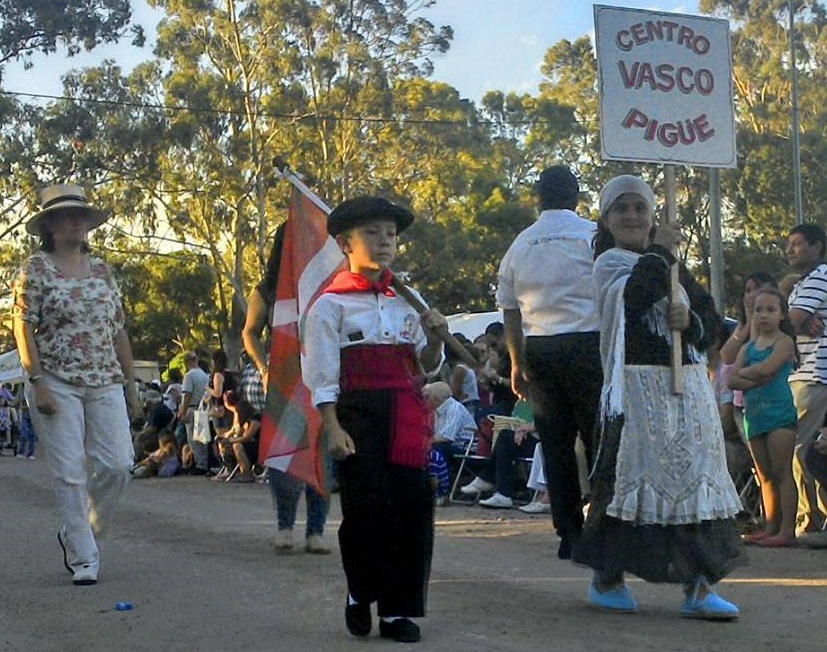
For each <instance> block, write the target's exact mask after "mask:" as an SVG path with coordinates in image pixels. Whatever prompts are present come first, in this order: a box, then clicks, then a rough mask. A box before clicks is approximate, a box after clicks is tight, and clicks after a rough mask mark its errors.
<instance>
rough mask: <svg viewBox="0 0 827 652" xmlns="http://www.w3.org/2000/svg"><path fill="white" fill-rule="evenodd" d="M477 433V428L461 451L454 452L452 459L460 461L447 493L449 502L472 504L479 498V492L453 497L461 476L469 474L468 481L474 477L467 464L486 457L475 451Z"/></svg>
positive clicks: (482, 460) (479, 461) (476, 449)
mask: <svg viewBox="0 0 827 652" xmlns="http://www.w3.org/2000/svg"><path fill="white" fill-rule="evenodd" d="M479 435H480V431H479V429H477V430H475V431H474V434H473V435H472V436H471V438H470V439H469V440H468V443H467V444H465V448H464V449H463V451H462V453H454V460H460V463H459V468H458V469H457V471H456V476H455V477H454V482H453V484H452V485H451V493H450V494H448V501H449V502H452V503H460V504H465V505H473V504H474V503H476V502H477V501H478V500H479V494H472V495H471V496H470V497H469V498H461V499H459V500H458V499H457V498H456V497H455V496H456V493H457V488H458V487H459V486H460V483H461V482H462V480H463V477H465V476H469V475H470V476H471V477H470V478H468V480H469V481H470V480H472V479H473V478H474V474H473V472H472V471H471V469H470V468H469V464H471V465H473V464H474V463H476V464H480V463H482V462H484V461H485V460H487V459H488V457H487V456H485V455H479V454H478V452H477V451H478V448H479V439H480V437H479ZM460 496H464V494H462V493H460Z"/></svg>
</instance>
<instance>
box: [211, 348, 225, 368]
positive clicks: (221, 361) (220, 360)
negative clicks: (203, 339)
mask: <svg viewBox="0 0 827 652" xmlns="http://www.w3.org/2000/svg"><path fill="white" fill-rule="evenodd" d="M212 368H213V369H214V370H215V371H224V370H225V369H226V368H227V354H226V353H225V352H224V349H218V350H217V351H214V352H213V354H212Z"/></svg>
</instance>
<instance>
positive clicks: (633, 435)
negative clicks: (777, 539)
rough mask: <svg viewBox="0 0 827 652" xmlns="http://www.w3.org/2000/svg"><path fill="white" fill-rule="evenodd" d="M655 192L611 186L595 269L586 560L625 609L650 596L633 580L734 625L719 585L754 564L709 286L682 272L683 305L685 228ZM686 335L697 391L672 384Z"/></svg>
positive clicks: (685, 361)
mask: <svg viewBox="0 0 827 652" xmlns="http://www.w3.org/2000/svg"><path fill="white" fill-rule="evenodd" d="M654 205H655V198H654V194H653V193H652V189H651V188H650V187H649V186H648V185H647V184H646V183H645V182H644V181H643V180H642V179H640V178H638V177H635V176H630V175H622V176H619V177H615V178H614V179H612V180H611V181H610V182H609V183H608V184H606V186H605V187H604V188H603V191H602V192H601V194H600V220H599V222H598V229H597V233H596V235H595V256H597V260H596V261H595V265H594V279H595V288H596V292H597V304H598V310H599V312H600V353H601V358H602V363H603V391H602V394H601V400H600V425H601V438H600V449H599V451H598V454H597V458H596V460H595V464H594V470H593V471H592V476H591V479H592V500H591V504H590V507H589V515H588V517H587V519H586V523H585V526H584V528H583V533H582V536H581V538H580V541H579V542H578V544H577V546H575V549H574V555H573V559H574V560H575V562H579V563H584V564H587V565H589V566H591V567H592V568H593V569H594V581H593V582H592V584H591V587H590V589H589V602H590V603H591V604H592V605H594V606H596V607H598V608H601V609H604V610H607V611H614V612H621V613H623V612H625V613H628V612H633V611H635V610H636V609H637V603H636V602H635V600H634V598H633V597H632V595H631V593H630V592H629V589H628V588H627V587H626V584H625V582H624V573H626V572H630V573H634V574H635V575H637V576H638V577H641V578H642V579H644V580H647V581H650V582H676V583H681V584H683V586H684V591H685V599H684V601H683V604H682V606H681V607H680V614H681V615H682V616H684V617H687V618H703V619H710V620H733V619H735V618H737V617H738V608H737V607H736V606H735V605H734V604H732V603H731V602H728V601H726V600H724V599H723V598H722V597H720V596H718V595H717V594H716V593H714V592H713V591H712V589H711V588H710V587H711V586H712V585H714V584H715V583H716V582H718V581H719V580H720V579H722V578H723V577H725V576H726V575H727V574H728V573H729V572H730V571H731V570H732V568H733V567H734V566H735V565H736V564H737V563H738V562H740V561H741V560H742V554H743V547H742V546H741V544H740V537H739V536H738V530H737V528H736V526H735V521H734V517H735V516H736V514H737V513H738V511H739V510H740V507H741V506H740V503H739V500H738V494H737V493H736V491H735V488H734V487H733V485H732V480H731V479H730V477H729V473H728V472H727V466H726V458H725V453H724V438H723V432H722V430H721V421H720V417H719V415H718V408H717V404H716V401H715V396H714V394H713V392H712V387H711V385H710V383H709V381H708V379H707V375H706V364H705V362H706V358H705V356H704V351H705V350H706V349H707V348H709V347H710V346H712V345H714V344H716V342H717V334H718V317H717V314H716V312H715V304H714V303H713V301H712V298H711V297H710V296H709V294H708V293H707V292H706V291H705V290H704V289H703V288H702V287H701V286H700V285H699V284H698V283H697V281H695V279H694V278H693V277H692V275H691V274H690V273H689V272H688V271H687V270H686V268H685V267H683V266H681V267H680V286H679V288H678V293H677V294H678V295H679V296H678V297H677V298H676V299H674V300H673V299H670V267H671V265H672V264H673V263H675V262H676V259H675V254H674V252H675V249H676V247H677V244H678V243H679V241H680V232H679V230H678V229H677V228H676V227H675V226H674V225H671V224H662V225H659V226H657V227H655V228H653V223H652V214H653V209H654ZM675 330H677V331H680V332H681V335H682V338H681V339H682V350H681V371H682V374H683V385H684V390H683V393H682V394H674V393H672V390H671V370H670V352H671V342H672V339H671V338H672V333H673V332H674V331H675Z"/></svg>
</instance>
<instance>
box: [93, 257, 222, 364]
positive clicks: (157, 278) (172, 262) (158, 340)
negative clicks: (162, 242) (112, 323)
mask: <svg viewBox="0 0 827 652" xmlns="http://www.w3.org/2000/svg"><path fill="white" fill-rule="evenodd" d="M139 253H140V252H135V251H133V252H120V253H110V254H108V255H107V260H108V261H109V263H110V264H111V265H112V268H113V271H114V273H115V276H116V278H117V280H118V284H119V286H120V289H121V293H122V295H123V301H124V308H125V310H126V312H127V330H128V331H129V335H130V338H131V341H132V349H133V352H134V354H135V357H136V358H138V359H147V360H166V359H169V358H171V357H173V356H174V355H175V354H176V353H177V352H180V351H183V350H186V349H194V348H196V347H200V346H212V344H211V343H212V342H213V334H214V333H215V332H216V331H217V330H218V328H219V326H220V322H219V316H218V313H217V311H216V309H215V305H214V300H213V295H212V289H213V286H214V284H215V279H214V276H213V272H212V269H211V268H210V266H209V264H208V261H207V260H206V259H205V257H204V256H202V255H193V254H189V253H186V252H177V253H174V254H169V255H166V256H160V255H155V256H141V255H136V254H139Z"/></svg>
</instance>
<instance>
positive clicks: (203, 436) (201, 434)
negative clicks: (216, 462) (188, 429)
mask: <svg viewBox="0 0 827 652" xmlns="http://www.w3.org/2000/svg"><path fill="white" fill-rule="evenodd" d="M192 439H193V441H197V442H199V443H201V444H209V443H210V441H211V440H212V434H211V433H210V406H209V404H208V403H205V402H204V401H201V403H199V404H198V409H197V410H195V414H193V421H192Z"/></svg>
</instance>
